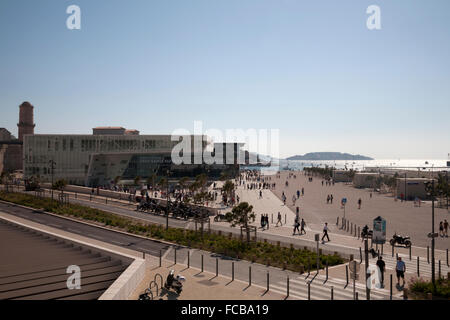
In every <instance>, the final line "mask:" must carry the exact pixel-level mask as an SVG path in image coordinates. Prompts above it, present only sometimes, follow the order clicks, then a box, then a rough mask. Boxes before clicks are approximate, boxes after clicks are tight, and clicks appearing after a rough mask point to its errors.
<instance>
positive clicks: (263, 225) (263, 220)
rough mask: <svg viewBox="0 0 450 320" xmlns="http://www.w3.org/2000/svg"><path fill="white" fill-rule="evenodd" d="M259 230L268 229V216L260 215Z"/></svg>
mask: <svg viewBox="0 0 450 320" xmlns="http://www.w3.org/2000/svg"><path fill="white" fill-rule="evenodd" d="M261 229H262V230H266V229H269V215H268V214H261Z"/></svg>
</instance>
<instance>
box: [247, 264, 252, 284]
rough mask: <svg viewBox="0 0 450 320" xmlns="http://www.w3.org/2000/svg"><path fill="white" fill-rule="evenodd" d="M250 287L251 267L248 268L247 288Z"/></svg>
mask: <svg viewBox="0 0 450 320" xmlns="http://www.w3.org/2000/svg"><path fill="white" fill-rule="evenodd" d="M251 285H252V266H249V267H248V286H249V287H250V286H251Z"/></svg>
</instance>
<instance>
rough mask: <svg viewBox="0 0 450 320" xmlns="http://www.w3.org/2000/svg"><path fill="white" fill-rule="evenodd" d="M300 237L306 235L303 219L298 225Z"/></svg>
mask: <svg viewBox="0 0 450 320" xmlns="http://www.w3.org/2000/svg"><path fill="white" fill-rule="evenodd" d="M300 227H301V228H300V235H302V234H303V233H305V234H306V230H305V227H306V222H305V220H303V218H302V221H301V223H300Z"/></svg>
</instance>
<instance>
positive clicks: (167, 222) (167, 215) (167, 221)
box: [166, 169, 170, 230]
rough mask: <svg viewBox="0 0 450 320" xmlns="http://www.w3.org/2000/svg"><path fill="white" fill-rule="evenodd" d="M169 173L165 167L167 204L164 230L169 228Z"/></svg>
mask: <svg viewBox="0 0 450 320" xmlns="http://www.w3.org/2000/svg"><path fill="white" fill-rule="evenodd" d="M169 174H170V170H169V169H167V172H166V175H167V181H166V183H167V195H166V196H167V206H166V230H169V200H170V199H169Z"/></svg>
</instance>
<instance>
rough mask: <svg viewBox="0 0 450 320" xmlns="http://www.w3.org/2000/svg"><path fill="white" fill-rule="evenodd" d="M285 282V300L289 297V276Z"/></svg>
mask: <svg viewBox="0 0 450 320" xmlns="http://www.w3.org/2000/svg"><path fill="white" fill-rule="evenodd" d="M286 281H287V283H286V291H287V292H286V293H287V295H286V298H287V297H289V276H287V280H286Z"/></svg>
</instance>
